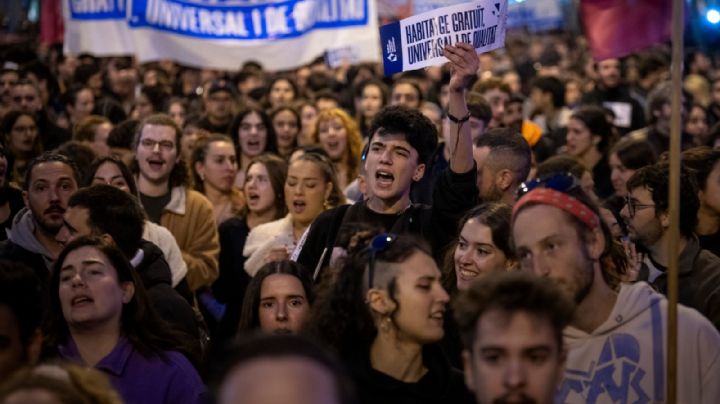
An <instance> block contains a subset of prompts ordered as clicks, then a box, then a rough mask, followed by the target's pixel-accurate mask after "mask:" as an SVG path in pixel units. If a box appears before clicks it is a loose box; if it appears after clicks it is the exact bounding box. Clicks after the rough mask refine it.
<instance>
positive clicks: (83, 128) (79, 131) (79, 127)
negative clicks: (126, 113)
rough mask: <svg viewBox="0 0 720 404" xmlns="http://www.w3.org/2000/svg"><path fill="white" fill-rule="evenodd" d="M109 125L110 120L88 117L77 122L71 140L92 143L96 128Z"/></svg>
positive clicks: (101, 117) (97, 116)
mask: <svg viewBox="0 0 720 404" xmlns="http://www.w3.org/2000/svg"><path fill="white" fill-rule="evenodd" d="M104 123H110V120H109V119H107V118H105V117H104V116H100V115H89V116H86V117H85V118H82V119H81V120H79V121H78V122H77V123H76V124H75V125H74V126H73V131H72V132H73V133H72V137H73V140H79V141H85V142H92V141H94V140H95V131H97V128H98V126H100V125H102V124H104Z"/></svg>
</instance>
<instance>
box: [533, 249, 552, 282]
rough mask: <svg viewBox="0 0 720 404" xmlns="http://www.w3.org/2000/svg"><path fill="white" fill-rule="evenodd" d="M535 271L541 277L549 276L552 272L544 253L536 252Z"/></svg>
mask: <svg viewBox="0 0 720 404" xmlns="http://www.w3.org/2000/svg"><path fill="white" fill-rule="evenodd" d="M532 270H533V273H534V274H535V275H537V276H540V277H547V276H548V275H549V274H550V267H549V266H548V264H547V261H546V260H545V257H543V256H542V254H535V255H533V258H532Z"/></svg>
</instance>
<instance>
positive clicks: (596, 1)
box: [580, 0, 672, 60]
mask: <svg viewBox="0 0 720 404" xmlns="http://www.w3.org/2000/svg"><path fill="white" fill-rule="evenodd" d="M580 18H581V19H582V22H583V25H584V26H585V35H586V36H587V38H588V41H589V43H590V49H591V51H592V55H593V58H594V59H595V60H604V59H609V58H617V57H621V56H625V55H628V54H630V53H632V52H635V51H638V50H640V49H643V48H647V47H650V46H652V45H655V44H657V43H658V42H662V41H665V40H668V39H669V38H670V34H671V32H672V26H671V25H672V1H671V0H581V3H580Z"/></svg>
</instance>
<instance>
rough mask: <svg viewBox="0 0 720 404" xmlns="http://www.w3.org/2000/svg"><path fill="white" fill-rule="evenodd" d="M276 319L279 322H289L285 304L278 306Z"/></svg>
mask: <svg viewBox="0 0 720 404" xmlns="http://www.w3.org/2000/svg"><path fill="white" fill-rule="evenodd" d="M275 319H276V320H277V321H287V319H288V314H287V307H286V306H285V305H284V304H278V305H277V309H275Z"/></svg>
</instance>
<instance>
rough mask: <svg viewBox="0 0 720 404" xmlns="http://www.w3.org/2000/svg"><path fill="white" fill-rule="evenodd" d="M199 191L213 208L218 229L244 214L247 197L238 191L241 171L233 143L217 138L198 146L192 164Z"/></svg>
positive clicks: (203, 140)
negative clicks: (235, 184)
mask: <svg viewBox="0 0 720 404" xmlns="http://www.w3.org/2000/svg"><path fill="white" fill-rule="evenodd" d="M191 164H192V168H193V179H194V181H193V183H194V184H195V190H196V191H198V192H200V193H202V194H203V195H205V197H207V198H208V200H209V201H210V203H212V205H213V212H214V213H215V223H217V224H218V226H219V225H220V224H221V223H222V222H224V221H226V220H227V219H230V218H231V217H234V216H237V215H238V214H239V213H240V211H241V210H242V205H243V196H242V194H241V193H240V191H239V190H237V189H235V187H234V182H235V177H236V176H237V172H238V167H237V160H236V158H235V147H234V145H233V141H232V139H230V138H229V137H227V136H226V135H219V134H214V135H210V136H208V137H202V138H200V139H198V141H197V142H196V143H195V148H194V149H193V153H192V160H191Z"/></svg>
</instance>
